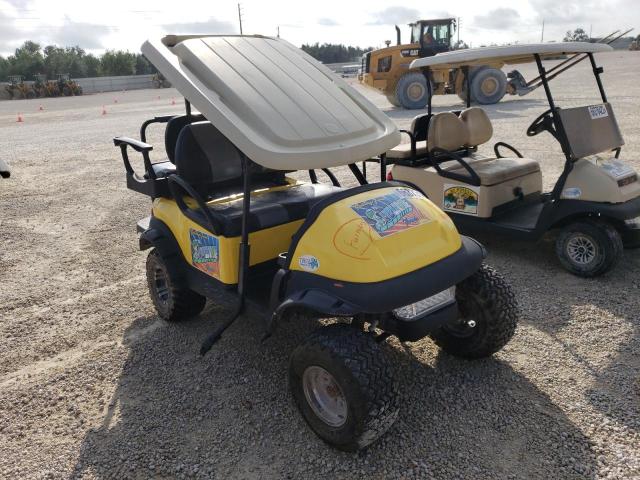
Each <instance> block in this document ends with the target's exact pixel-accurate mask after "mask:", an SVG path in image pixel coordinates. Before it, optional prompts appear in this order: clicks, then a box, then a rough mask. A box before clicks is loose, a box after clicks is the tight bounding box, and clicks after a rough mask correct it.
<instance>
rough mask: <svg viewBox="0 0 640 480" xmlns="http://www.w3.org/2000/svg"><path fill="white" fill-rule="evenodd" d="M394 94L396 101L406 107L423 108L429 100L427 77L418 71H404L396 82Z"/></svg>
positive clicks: (410, 108)
mask: <svg viewBox="0 0 640 480" xmlns="http://www.w3.org/2000/svg"><path fill="white" fill-rule="evenodd" d="M395 96H396V98H397V101H398V103H399V104H400V105H401V106H402V107H404V108H406V109H409V110H415V109H419V108H424V107H425V106H426V105H427V101H428V100H429V91H428V90H427V79H426V78H425V76H424V75H423V74H422V73H420V72H409V73H405V74H404V75H403V76H402V77H400V80H398V83H397V84H396V95H395ZM387 98H388V97H387Z"/></svg>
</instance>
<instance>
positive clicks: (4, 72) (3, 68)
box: [0, 55, 10, 82]
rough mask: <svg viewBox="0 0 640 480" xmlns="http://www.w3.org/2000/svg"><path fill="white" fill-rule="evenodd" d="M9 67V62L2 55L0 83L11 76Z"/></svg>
mask: <svg viewBox="0 0 640 480" xmlns="http://www.w3.org/2000/svg"><path fill="white" fill-rule="evenodd" d="M9 66H10V65H9V61H8V60H7V59H6V58H4V57H3V56H2V55H0V82H2V81H5V80H6V79H7V75H8V74H9Z"/></svg>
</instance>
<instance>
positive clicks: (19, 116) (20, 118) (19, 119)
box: [16, 113, 24, 123]
mask: <svg viewBox="0 0 640 480" xmlns="http://www.w3.org/2000/svg"><path fill="white" fill-rule="evenodd" d="M22 122H24V120H23V119H22V114H21V113H19V114H18V120H16V123H22Z"/></svg>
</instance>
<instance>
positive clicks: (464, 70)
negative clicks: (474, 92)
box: [462, 65, 471, 108]
mask: <svg viewBox="0 0 640 480" xmlns="http://www.w3.org/2000/svg"><path fill="white" fill-rule="evenodd" d="M462 73H464V81H465V83H466V84H467V108H469V107H470V106H471V75H469V65H465V66H464V67H462Z"/></svg>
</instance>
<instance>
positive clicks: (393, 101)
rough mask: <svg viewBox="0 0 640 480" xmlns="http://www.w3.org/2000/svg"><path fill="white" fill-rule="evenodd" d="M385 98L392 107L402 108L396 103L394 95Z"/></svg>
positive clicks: (396, 99)
mask: <svg viewBox="0 0 640 480" xmlns="http://www.w3.org/2000/svg"><path fill="white" fill-rule="evenodd" d="M385 97H387V101H388V102H389V103H390V104H391V105H393V106H394V107H397V108H399V107H401V106H402V105H400V102H399V101H398V98H397V97H396V95H395V93H390V94H388V95H385Z"/></svg>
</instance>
